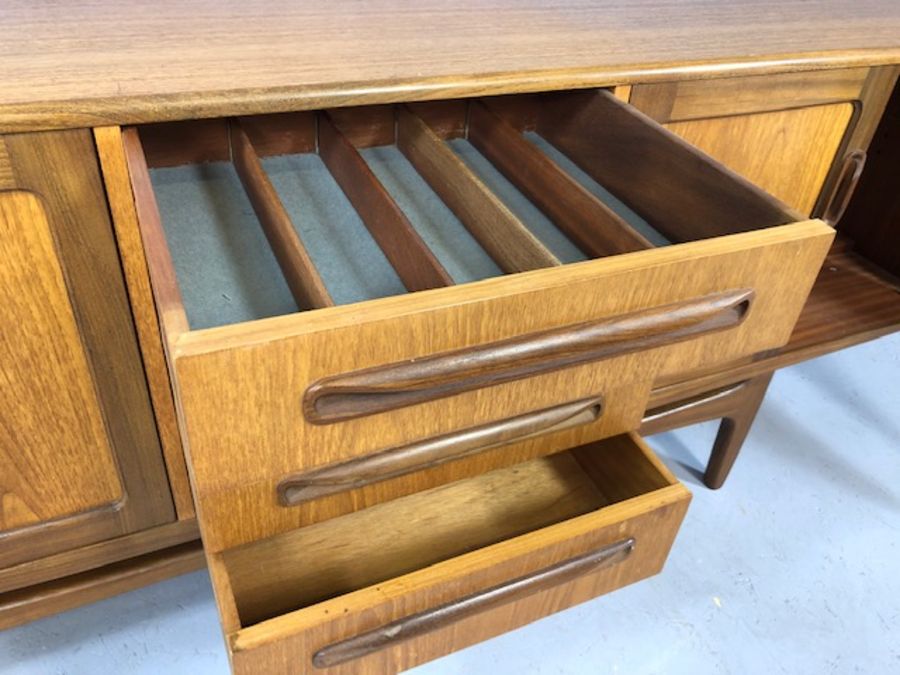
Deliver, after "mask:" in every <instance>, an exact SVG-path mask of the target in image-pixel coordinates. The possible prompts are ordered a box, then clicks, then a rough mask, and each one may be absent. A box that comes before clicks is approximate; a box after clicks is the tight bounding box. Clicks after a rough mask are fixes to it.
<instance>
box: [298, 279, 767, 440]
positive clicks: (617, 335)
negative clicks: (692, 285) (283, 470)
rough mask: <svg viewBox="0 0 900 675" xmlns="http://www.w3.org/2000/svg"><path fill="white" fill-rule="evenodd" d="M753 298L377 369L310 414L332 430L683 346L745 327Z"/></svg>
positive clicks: (703, 303)
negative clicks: (568, 370) (363, 419)
mask: <svg viewBox="0 0 900 675" xmlns="http://www.w3.org/2000/svg"><path fill="white" fill-rule="evenodd" d="M753 296H754V292H753V290H752V289H740V290H732V291H726V292H722V293H714V294H711V295H706V296H703V297H701V298H696V299H692V300H687V301H684V302H679V303H675V304H671V305H664V306H662V307H653V308H651V309H646V310H642V311H638V312H633V313H631V314H625V315H622V316H616V317H612V318H607V319H601V320H599V321H589V322H586V323H580V324H576V325H573V326H564V327H563V328H556V329H553V330H549V331H544V332H540V333H532V334H530V335H523V336H520V337H515V338H510V339H508V340H501V341H499V342H492V343H489V344H486V345H480V346H477V347H470V348H467V349H461V350H458V351H453V352H446V353H444V354H438V355H436V356H430V357H426V358H422V359H411V360H409V361H402V362H400V363H394V364H390V365H386V366H377V367H375V368H369V369H366V370H359V371H356V372H352V373H347V374H344V375H335V376H331V377H326V378H323V379H321V380H319V381H317V382H314V383H313V384H312V385H311V386H310V387H309V388H308V389H307V390H306V394H305V396H304V397H303V413H304V415H305V416H306V419H307V420H309V421H310V422H313V423H315V424H328V423H331V422H339V421H341V420H348V419H353V418H355V417H362V416H364V415H372V414H375V413H380V412H384V411H386V410H393V409H396V408H402V407H405V406H409V405H415V404H417V403H424V402H426V401H432V400H434V399H438V398H443V397H445V396H452V395H454V394H458V393H460V392H464V391H469V390H471V389H478V388H481V387H488V386H491V385H495V384H500V383H502V382H510V381H512V380H518V379H522V378H526V377H531V376H533V375H538V374H540V373H546V372H549V371H553V370H559V369H560V368H566V367H569V366H574V365H578V364H583V363H588V362H590V361H598V360H600V359H605V358H610V357H613V356H619V355H622V354H627V353H630V352H635V351H640V350H644V349H651V348H653V347H659V346H662V345H667V344H672V343H674V342H680V341H682V340H687V339H689V338H693V337H697V336H700V335H704V334H706V333H712V332H714V331H719V330H722V329H725V328H731V327H734V326H737V325H738V324H740V323H741V322H742V321H743V320H744V317H745V316H746V315H747V312H748V310H749V307H750V303H751V302H752V300H753Z"/></svg>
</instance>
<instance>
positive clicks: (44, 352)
mask: <svg viewBox="0 0 900 675" xmlns="http://www.w3.org/2000/svg"><path fill="white" fill-rule="evenodd" d="M2 140H3V146H4V149H5V154H6V162H5V163H6V165H7V166H8V167H9V170H8V171H7V172H6V174H7V175H6V177H5V178H4V180H3V183H2V185H0V189H2V191H0V255H2V259H3V265H2V268H0V302H2V308H3V309H2V313H0V327H2V332H0V383H2V386H0V399H2V402H0V543H2V546H0V567H6V566H9V565H14V564H17V563H19V562H23V561H27V560H33V559H36V558H40V557H43V556H46V555H50V554H53V553H57V552H60V551H64V550H68V549H72V548H76V547H79V546H83V545H86V544H89V543H93V542H96V541H100V540H104V539H109V538H113V537H116V536H121V535H123V534H127V533H129V532H134V531H137V530H141V529H144V528H147V527H152V526H154V525H158V524H162V523H166V522H171V521H173V520H174V519H175V512H174V508H173V505H172V498H171V494H170V491H169V487H168V482H167V479H166V472H165V467H164V464H163V458H162V453H161V450H160V445H159V439H158V436H157V432H156V426H155V422H154V418H153V411H152V408H151V405H150V400H149V396H148V393H147V385H146V378H145V376H144V372H143V368H142V365H141V359H140V355H139V352H138V346H137V342H136V339H135V334H134V327H133V324H132V319H131V313H130V310H129V306H128V303H127V298H126V294H125V287H124V283H123V280H122V273H121V269H120V267H119V260H118V256H117V252H116V248H115V241H114V239H113V235H112V228H111V226H110V221H109V215H108V210H107V205H106V199H105V195H104V192H103V188H102V183H101V182H100V176H99V169H98V166H97V159H96V153H95V150H94V145H93V141H92V137H91V135H90V132H89V131H87V130H83V131H80V130H79V131H66V132H49V133H41V134H23V135H17V136H6V137H4V138H3V139H2ZM4 188H5V189H4Z"/></svg>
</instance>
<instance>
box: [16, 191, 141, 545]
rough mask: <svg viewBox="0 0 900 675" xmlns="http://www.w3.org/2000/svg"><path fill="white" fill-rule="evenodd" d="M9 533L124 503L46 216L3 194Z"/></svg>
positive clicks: (20, 195)
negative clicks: (24, 527) (89, 510)
mask: <svg viewBox="0 0 900 675" xmlns="http://www.w3.org/2000/svg"><path fill="white" fill-rule="evenodd" d="M0 250H2V256H3V261H4V262H3V265H2V266H0V288H2V289H3V312H4V313H3V319H4V321H3V340H2V341H0V364H2V366H0V379H2V382H3V405H2V407H0V476H2V478H0V531H5V530H12V529H15V528H18V527H22V526H25V525H33V524H35V523H39V522H41V521H46V520H52V519H54V518H60V517H63V516H68V515H71V514H73V513H77V512H79V511H86V510H88V509H91V508H96V507H98V506H101V505H104V504H105V505H109V504H112V503H113V502H116V501H118V500H120V499H121V498H122V497H123V496H124V490H123V486H122V483H121V480H120V478H119V472H118V469H117V467H116V461H115V457H114V456H113V452H112V448H111V447H110V443H109V439H108V438H107V435H106V429H105V427H104V420H103V413H102V410H101V406H100V401H99V400H98V398H97V392H96V390H95V388H94V381H93V377H92V374H91V371H90V368H89V366H88V361H87V358H86V355H85V349H84V345H83V344H82V341H81V336H80V335H79V333H78V326H77V325H76V323H75V314H74V313H73V311H72V306H71V305H70V304H69V297H68V290H67V289H66V284H65V282H64V280H63V273H62V268H61V267H60V263H59V258H58V256H57V253H56V251H55V247H54V244H53V235H52V234H51V231H50V227H49V226H48V224H47V216H46V213H45V211H44V208H43V206H42V205H41V204H40V202H39V201H38V199H37V198H36V197H35V196H34V195H32V194H30V193H27V192H18V191H16V192H0Z"/></svg>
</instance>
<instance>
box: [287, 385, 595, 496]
mask: <svg viewBox="0 0 900 675" xmlns="http://www.w3.org/2000/svg"><path fill="white" fill-rule="evenodd" d="M602 408H603V406H602V398H601V397H599V396H595V397H593V398H587V399H582V400H579V401H573V402H571V403H566V404H564V405H560V406H555V407H553V408H546V409H544V410H539V411H537V412H532V413H528V414H525V415H520V416H518V417H511V418H509V419H505V420H501V421H499V422H492V423H490V424H484V425H482V426H478V427H472V428H469V429H464V430H462V431H455V432H453V433H450V434H445V435H443V436H436V437H434V438H428V439H425V440H423V441H418V442H416V443H410V444H408V445H401V446H398V447H394V448H389V449H387V450H381V451H379V452H376V453H373V454H371V455H368V456H366V457H359V458H357V459H352V460H350V461H348V462H343V463H341V464H334V465H331V466H327V467H323V468H321V469H314V470H312V471H307V472H304V473H299V474H294V475H292V476H288V477H287V478H285V479H284V480H282V481H281V482H280V483H279V484H278V488H277V491H278V500H279V502H280V503H281V504H282V505H283V506H295V505H297V504H300V503H301V502H304V501H307V500H310V499H317V498H319V497H324V496H326V495H330V494H334V493H337V492H343V491H345V490H352V489H354V488H359V487H363V486H364V485H369V484H371V483H377V482H379V481H384V480H388V479H390V478H396V477H397V476H403V475H406V474H408V473H412V472H414V471H421V470H422V469H428V468H431V467H435V466H439V465H441V464H444V463H445V462H449V461H451V460H455V459H460V458H462V457H467V456H468V455H472V454H475V453H477V452H482V451H484V450H489V449H491V448H496V447H498V446H501V445H506V444H508V443H514V442H519V441H523V440H526V439H528V438H532V437H534V436H540V435H543V434H549V433H553V432H557V431H562V430H563V429H569V428H571V427H575V426H579V425H581V424H589V423H591V422H594V421H596V420H597V419H598V418H599V417H600V415H601V414H602Z"/></svg>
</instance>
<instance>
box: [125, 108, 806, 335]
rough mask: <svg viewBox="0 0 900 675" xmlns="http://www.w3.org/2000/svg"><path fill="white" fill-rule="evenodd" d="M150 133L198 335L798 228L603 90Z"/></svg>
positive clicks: (159, 200) (771, 203)
mask: <svg viewBox="0 0 900 675" xmlns="http://www.w3.org/2000/svg"><path fill="white" fill-rule="evenodd" d="M139 133H140V141H141V144H142V147H143V153H144V158H145V159H146V163H147V166H148V167H149V179H150V181H151V183H152V194H153V195H155V201H156V205H157V206H158V209H159V214H160V219H161V224H162V230H163V231H164V238H165V240H166V242H167V244H168V249H169V252H170V254H171V258H172V263H173V267H174V271H175V276H176V277H177V283H178V287H179V289H180V292H181V301H182V302H183V305H184V311H185V312H186V317H187V323H188V324H189V327H190V329H192V330H195V329H202V328H209V327H215V326H222V325H227V324H233V323H241V322H245V321H251V320H254V319H260V318H265V317H270V316H278V315H284V314H290V313H294V312H297V311H302V310H308V309H315V308H318V307H324V306H329V305H334V304H336V305H340V304H348V303H354V302H360V301H364V300H369V299H373V298H378V297H386V296H392V295H399V294H402V293H406V292H411V291H418V290H425V289H429V288H437V287H441V286H449V285H454V284H461V283H466V282H471V281H477V280H480V279H485V278H489V277H495V276H499V275H502V274H506V273H513V272H521V271H527V270H531V269H537V268H542V267H552V266H555V265H561V264H568V263H577V262H579V261H583V260H587V259H591V258H599V257H604V256H610V255H617V254H621V253H628V252H632V251H637V250H641V249H646V248H652V247H656V246H665V245H667V244H670V243H680V242H685V241H692V240H697V239H703V238H708V237H712V236H718V235H722V234H729V233H735V232H741V231H746V230H750V229H758V228H763V227H768V226H775V225H781V224H785V223H790V222H793V221H795V220H802V218H800V217H799V216H798V214H795V213H793V212H791V211H790V209H788V208H787V207H785V206H783V205H782V204H780V203H779V202H777V201H776V200H774V199H773V198H771V197H769V196H768V195H766V194H765V193H764V192H762V191H760V190H758V189H756V188H755V187H754V186H752V185H750V184H748V183H747V182H746V181H744V180H743V179H741V178H739V177H737V176H736V175H734V174H732V173H731V172H729V171H728V170H727V169H725V168H724V167H722V166H721V165H718V164H716V163H715V162H714V161H713V160H711V159H709V158H707V157H705V156H704V155H703V154H702V153H699V152H698V151H696V150H694V149H693V148H691V147H690V146H688V145H687V144H685V143H683V142H680V141H679V140H678V139H677V138H676V137H675V136H673V135H672V134H670V133H669V132H667V131H665V130H664V129H662V128H661V127H659V125H657V124H656V123H655V122H652V120H649V118H645V117H644V116H643V115H642V114H641V113H639V112H637V111H635V110H633V109H631V108H630V107H629V106H627V105H625V104H623V103H621V102H620V101H618V100H616V99H615V98H614V97H613V96H612V95H611V94H609V92H605V91H591V92H569V93H562V94H552V95H542V96H514V97H497V98H490V99H477V100H465V101H443V102H437V103H427V104H412V105H398V106H374V107H366V108H348V109H339V110H330V111H319V112H304V113H289V114H282V115H265V116H257V117H246V118H240V119H227V120H226V119H220V120H208V121H199V122H185V123H168V124H157V125H148V126H144V127H141V128H140V129H139Z"/></svg>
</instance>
